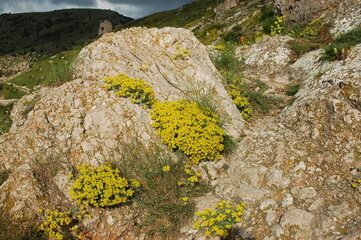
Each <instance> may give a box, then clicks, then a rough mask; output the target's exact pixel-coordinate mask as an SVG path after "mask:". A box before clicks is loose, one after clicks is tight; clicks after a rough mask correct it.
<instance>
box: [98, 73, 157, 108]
mask: <svg viewBox="0 0 361 240" xmlns="http://www.w3.org/2000/svg"><path fill="white" fill-rule="evenodd" d="M104 82H106V83H108V85H107V86H106V89H108V90H110V89H111V90H117V93H116V95H117V96H119V97H125V98H130V99H131V102H132V103H135V104H139V105H141V106H142V107H143V108H150V107H151V106H152V105H153V104H154V102H155V97H154V92H153V90H152V87H151V85H150V84H149V83H147V82H145V81H144V80H142V79H138V78H130V77H129V76H127V75H125V74H124V73H120V74H119V75H118V76H116V77H108V78H105V79H104Z"/></svg>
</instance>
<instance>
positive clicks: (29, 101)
mask: <svg viewBox="0 0 361 240" xmlns="http://www.w3.org/2000/svg"><path fill="white" fill-rule="evenodd" d="M22 103H24V104H27V103H31V99H28V100H24V101H22Z"/></svg>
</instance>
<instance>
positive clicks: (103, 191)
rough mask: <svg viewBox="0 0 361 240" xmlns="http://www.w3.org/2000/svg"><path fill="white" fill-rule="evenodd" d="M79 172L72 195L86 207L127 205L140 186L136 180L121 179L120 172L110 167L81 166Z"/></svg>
mask: <svg viewBox="0 0 361 240" xmlns="http://www.w3.org/2000/svg"><path fill="white" fill-rule="evenodd" d="M78 171H79V175H78V176H77V177H76V179H75V182H74V183H73V184H72V186H71V190H70V195H71V197H72V199H75V200H76V202H77V203H78V204H84V205H86V206H94V207H109V206H114V205H118V204H121V203H126V202H127V200H128V198H131V197H133V195H134V192H135V188H138V187H139V186H140V184H139V182H138V181H137V180H136V179H130V180H127V179H126V178H124V177H121V176H120V171H119V170H118V169H112V168H111V167H110V166H100V167H91V166H89V165H81V166H78ZM71 177H72V176H71Z"/></svg>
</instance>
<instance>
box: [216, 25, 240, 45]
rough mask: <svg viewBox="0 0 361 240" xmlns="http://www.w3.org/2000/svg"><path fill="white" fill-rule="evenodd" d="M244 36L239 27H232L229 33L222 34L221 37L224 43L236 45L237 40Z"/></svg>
mask: <svg viewBox="0 0 361 240" xmlns="http://www.w3.org/2000/svg"><path fill="white" fill-rule="evenodd" d="M243 35H244V32H243V30H242V27H241V26H239V25H238V26H234V27H233V28H232V29H231V31H229V32H226V33H223V34H222V35H221V37H222V38H223V40H224V41H226V42H232V43H238V42H239V38H240V37H241V36H243Z"/></svg>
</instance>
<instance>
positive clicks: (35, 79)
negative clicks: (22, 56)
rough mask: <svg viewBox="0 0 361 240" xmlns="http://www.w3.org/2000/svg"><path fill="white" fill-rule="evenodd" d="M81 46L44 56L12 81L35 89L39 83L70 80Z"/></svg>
mask: <svg viewBox="0 0 361 240" xmlns="http://www.w3.org/2000/svg"><path fill="white" fill-rule="evenodd" d="M80 49H81V47H78V48H76V49H74V50H71V51H66V52H62V53H60V54H58V55H56V56H55V57H51V58H49V57H43V58H42V59H40V60H39V61H38V62H37V63H35V64H34V66H33V67H32V68H31V69H30V70H29V71H27V72H24V73H22V74H20V75H19V76H16V77H15V78H13V79H11V80H10V82H11V83H15V84H16V85H20V86H26V87H28V88H30V89H33V88H34V87H35V86H37V85H41V86H52V85H60V84H63V83H65V82H68V81H70V80H71V79H72V77H73V66H74V64H75V61H76V60H75V59H76V57H77V56H78V53H79V51H80Z"/></svg>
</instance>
